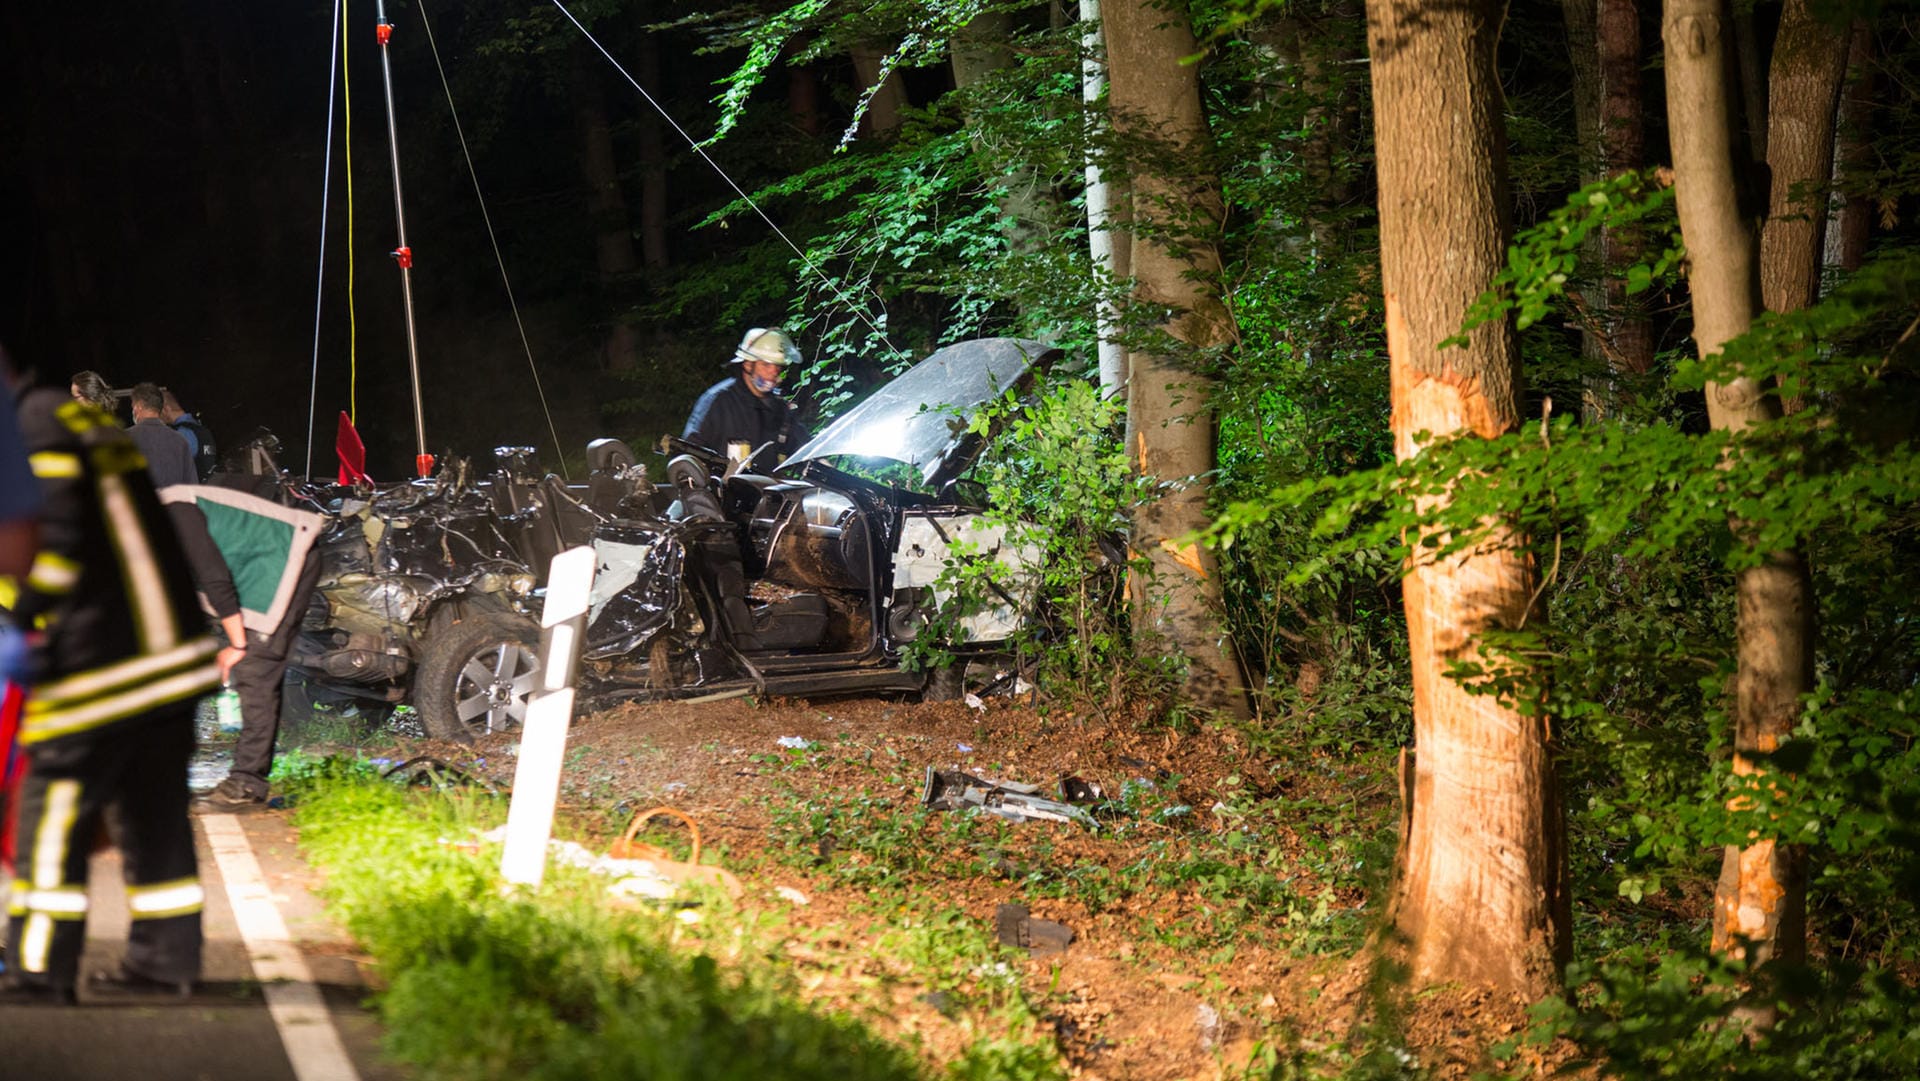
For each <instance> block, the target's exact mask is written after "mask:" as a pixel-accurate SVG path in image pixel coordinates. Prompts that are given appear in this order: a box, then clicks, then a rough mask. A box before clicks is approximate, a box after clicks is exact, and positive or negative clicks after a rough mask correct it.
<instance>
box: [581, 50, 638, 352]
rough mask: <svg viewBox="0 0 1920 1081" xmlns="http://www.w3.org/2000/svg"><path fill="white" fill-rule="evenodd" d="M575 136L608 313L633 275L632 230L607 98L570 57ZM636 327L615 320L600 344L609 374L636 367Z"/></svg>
mask: <svg viewBox="0 0 1920 1081" xmlns="http://www.w3.org/2000/svg"><path fill="white" fill-rule="evenodd" d="M571 71H572V76H573V78H572V83H573V118H574V131H575V133H576V135H577V137H578V138H579V140H580V173H581V176H582V178H583V179H584V180H585V181H586V185H587V213H588V214H589V216H590V218H591V220H592V222H593V236H594V265H595V268H596V269H597V271H598V282H599V286H600V295H601V297H602V299H603V300H604V301H605V304H604V306H603V310H604V311H609V312H611V311H613V310H615V309H617V308H618V307H619V304H618V301H617V296H618V293H619V290H620V288H621V286H623V285H625V284H626V283H627V281H628V279H630V278H631V277H632V275H633V271H634V268H635V266H636V265H637V264H636V262H635V260H634V252H633V225H632V222H631V220H630V219H629V218H628V216H627V197H626V193H625V192H623V191H622V190H621V188H620V169H619V167H618V165H616V164H615V161H614V153H613V127H612V125H611V124H610V123H608V121H607V106H606V99H605V96H604V95H603V94H602V93H601V90H600V84H599V82H598V81H596V77H595V73H594V70H593V69H592V68H591V67H589V66H588V65H587V63H586V56H585V54H583V53H581V52H579V51H578V50H576V51H575V53H574V55H573V58H572V66H571ZM635 342H636V339H635V335H634V330H633V325H632V324H630V323H628V322H627V321H626V320H624V319H621V318H619V317H618V316H617V315H615V316H614V317H613V319H612V322H611V325H610V326H609V327H608V328H607V336H606V340H605V341H604V342H603V343H602V344H601V352H600V356H601V362H602V363H603V364H605V365H606V367H607V369H608V370H609V371H616V372H618V371H625V370H627V369H629V368H631V367H633V365H634V363H635V361H636V360H637V359H638V356H639V350H638V347H637V346H636V344H635Z"/></svg>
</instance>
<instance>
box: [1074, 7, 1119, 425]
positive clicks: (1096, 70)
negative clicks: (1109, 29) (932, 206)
mask: <svg viewBox="0 0 1920 1081" xmlns="http://www.w3.org/2000/svg"><path fill="white" fill-rule="evenodd" d="M1080 22H1081V30H1080V49H1081V61H1080V100H1081V104H1082V105H1084V106H1085V108H1086V113H1085V115H1086V116H1087V117H1088V118H1089V121H1090V124H1089V126H1091V120H1092V118H1093V116H1094V110H1095V109H1097V108H1098V107H1099V104H1100V99H1101V97H1103V96H1104V95H1105V94H1106V92H1107V67H1106V45H1105V44H1104V43H1103V42H1102V40H1101V33H1100V0H1081V3H1080ZM1086 178H1087V198H1086V203H1087V252H1088V255H1089V256H1090V257H1091V260H1092V263H1093V277H1094V286H1095V288H1096V289H1099V290H1101V291H1103V292H1104V291H1105V290H1107V289H1108V288H1110V286H1111V285H1112V283H1113V282H1115V281H1117V280H1119V279H1120V278H1121V277H1123V276H1124V274H1123V273H1122V272H1121V271H1119V270H1118V269H1117V267H1118V262H1117V260H1116V258H1115V253H1116V250H1117V249H1119V248H1122V247H1124V246H1125V239H1126V238H1125V235H1124V234H1120V233H1116V232H1115V231H1114V228H1113V194H1114V186H1113V184H1112V182H1111V180H1110V179H1109V178H1108V176H1107V175H1106V171H1105V170H1104V169H1102V168H1101V166H1100V161H1099V158H1098V157H1097V156H1096V155H1095V153H1094V151H1093V150H1092V148H1091V146H1089V149H1088V152H1087V162H1086ZM1093 323H1094V327H1095V329H1096V330H1097V332H1098V333H1099V336H1100V347H1099V371H1100V396H1101V397H1102V398H1114V397H1118V396H1119V395H1121V394H1124V393H1126V390H1127V351H1126V349H1125V348H1124V347H1123V346H1121V344H1120V342H1119V339H1118V337H1117V335H1118V334H1119V329H1120V312H1119V310H1118V308H1117V307H1116V306H1115V304H1114V302H1113V301H1112V300H1110V299H1108V298H1107V297H1106V296H1102V297H1100V298H1099V299H1098V300H1096V301H1095V302H1094V313H1093Z"/></svg>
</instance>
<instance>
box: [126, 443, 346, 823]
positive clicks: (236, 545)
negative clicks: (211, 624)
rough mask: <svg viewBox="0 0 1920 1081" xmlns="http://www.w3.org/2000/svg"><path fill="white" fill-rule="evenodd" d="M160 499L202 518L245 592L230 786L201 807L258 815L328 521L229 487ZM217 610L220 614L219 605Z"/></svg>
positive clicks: (192, 489)
mask: <svg viewBox="0 0 1920 1081" xmlns="http://www.w3.org/2000/svg"><path fill="white" fill-rule="evenodd" d="M227 476H228V475H227V474H221V477H222V478H223V479H224V478H227ZM241 479H242V480H244V478H241ZM161 499H163V500H165V501H166V503H167V504H168V507H169V508H170V509H171V508H173V507H175V506H176V505H181V504H184V505H185V506H184V509H185V510H187V511H188V512H189V513H191V514H193V515H195V516H196V517H198V516H204V518H205V522H206V527H207V531H208V532H209V533H210V534H211V537H212V543H213V544H214V545H216V546H217V547H218V553H217V555H216V559H224V560H225V563H226V566H227V568H228V569H229V570H230V571H231V573H232V577H233V578H234V579H235V580H236V581H238V582H242V583H244V584H245V588H244V589H243V590H242V596H241V597H240V609H241V617H242V618H243V619H244V622H245V626H246V638H245V641H246V642H247V651H246V655H245V656H244V657H243V658H242V659H241V660H240V661H239V663H237V664H235V665H234V666H233V671H232V674H231V675H232V679H231V685H232V687H233V689H234V691H235V692H236V693H237V694H239V696H240V716H241V724H240V735H239V738H238V739H237V740H236V741H235V743H234V748H233V765H232V766H231V767H230V768H229V770H228V772H227V776H226V778H225V779H224V780H222V781H221V782H220V783H219V784H218V785H217V786H215V787H214V789H213V791H211V792H209V793H207V794H206V796H205V797H203V799H202V802H201V805H202V806H204V807H206V808H208V809H210V810H218V811H245V810H251V809H254V808H258V807H261V806H263V805H264V804H265V803H266V800H267V792H268V784H267V776H268V774H269V773H271V772H272V770H273V751H274V740H275V738H276V737H277V736H278V735H279V731H280V692H281V683H282V680H283V679H284V678H285V676H286V671H287V655H288V652H289V651H290V650H291V649H292V647H293V642H294V638H295V636H297V635H298V634H299V632H300V623H301V620H302V619H303V618H304V617H305V615H306V612H307V602H308V599H309V598H310V597H311V596H312V593H313V587H314V583H315V582H317V581H318V580H319V578H320V549H319V547H318V545H317V544H316V543H315V542H316V541H318V539H319V537H320V533H321V531H322V529H323V528H324V527H325V524H326V521H325V519H323V518H322V517H321V516H320V515H318V514H313V513H310V512H308V511H304V510H296V509H294V508H292V507H287V506H283V505H281V504H279V503H276V502H273V501H271V500H267V499H262V498H260V497H258V496H255V495H252V494H249V493H247V492H244V491H240V490H238V489H236V488H232V487H228V486H224V485H200V484H193V485H183V486H180V487H176V488H169V489H167V490H166V491H165V492H163V493H161ZM210 599H211V598H210ZM215 607H216V610H218V606H217V603H216V606H215Z"/></svg>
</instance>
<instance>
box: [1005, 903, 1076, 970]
mask: <svg viewBox="0 0 1920 1081" xmlns="http://www.w3.org/2000/svg"><path fill="white" fill-rule="evenodd" d="M993 932H994V937H995V938H998V939H999V940H1000V943H1001V945H1003V946H1012V947H1014V948H1016V949H1022V950H1025V951H1027V956H1029V957H1050V956H1053V955H1055V954H1061V953H1065V952H1067V945H1068V944H1069V943H1071V942H1072V941H1073V928H1071V927H1068V926H1067V925H1066V924H1064V923H1056V922H1054V921H1053V920H1036V919H1034V918H1033V913H1032V912H1031V911H1029V910H1028V908H1027V906H1026V905H1021V904H1005V905H1001V906H1000V907H999V909H998V910H996V911H995V912H994V914H993Z"/></svg>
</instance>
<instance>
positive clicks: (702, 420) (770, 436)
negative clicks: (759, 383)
mask: <svg viewBox="0 0 1920 1081" xmlns="http://www.w3.org/2000/svg"><path fill="white" fill-rule="evenodd" d="M798 413H799V410H797V409H795V408H794V406H793V403H792V402H789V401H787V400H786V399H785V398H782V397H780V396H779V395H777V394H769V395H767V396H766V397H764V398H763V397H759V396H757V395H755V394H754V393H753V391H751V390H748V389H747V384H746V382H745V381H744V380H742V379H741V378H740V376H739V374H738V373H737V372H736V373H735V374H733V375H730V376H728V377H727V378H725V379H722V380H721V381H720V382H718V383H715V384H714V385H713V386H711V387H708V388H707V392H706V393H705V394H702V395H700V400H699V401H697V402H695V403H693V413H692V414H691V415H689V416H688V417H687V430H686V432H685V433H684V434H683V435H682V436H681V438H682V439H685V440H686V441H687V442H689V443H697V444H699V445H700V446H703V447H705V448H707V449H708V450H711V451H714V452H715V453H718V454H725V453H727V444H728V443H745V444H747V446H748V449H750V450H752V451H756V452H758V453H756V454H755V455H754V458H753V467H752V468H753V471H754V472H756V473H766V472H769V471H770V470H772V469H773V467H774V466H776V465H779V464H780V463H781V462H782V461H784V460H785V459H786V457H787V455H789V454H792V453H793V452H794V451H796V450H798V449H800V444H802V443H804V442H806V441H807V431H806V429H805V428H804V427H802V426H801V424H800V422H799V420H798V419H797V414H798ZM763 446H764V447H765V448H766V449H765V450H762V449H761V448H762V447H763Z"/></svg>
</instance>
